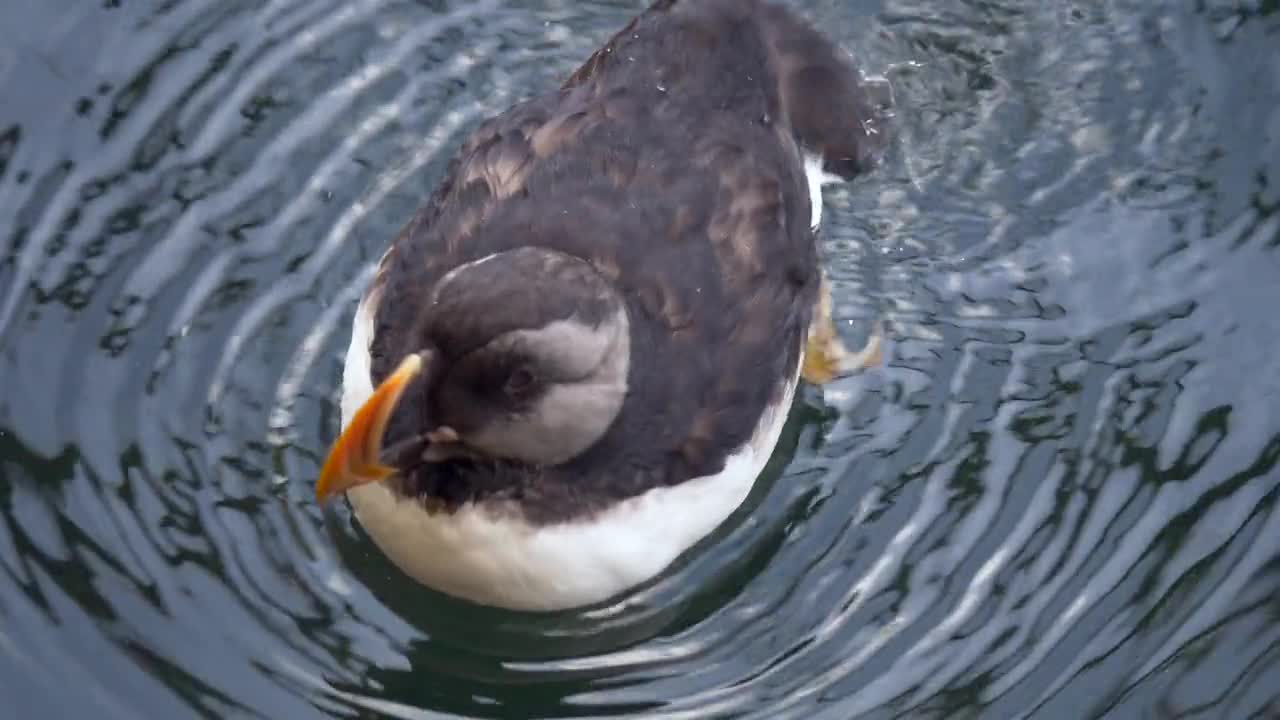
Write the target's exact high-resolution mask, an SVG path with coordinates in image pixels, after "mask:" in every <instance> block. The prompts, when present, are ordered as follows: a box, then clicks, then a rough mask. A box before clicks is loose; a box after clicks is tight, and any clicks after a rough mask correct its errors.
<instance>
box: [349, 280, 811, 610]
mask: <svg viewBox="0 0 1280 720" xmlns="http://www.w3.org/2000/svg"><path fill="white" fill-rule="evenodd" d="M373 310H374V308H373V307H370V306H369V304H368V303H367V302H366V303H361V306H360V307H359V308H358V309H357V311H356V316H355V320H354V323H353V327H352V333H351V346H350V348H349V349H348V350H347V358H346V366H345V368H344V371H343V386H342V424H343V426H344V427H345V426H346V424H347V422H348V420H349V419H350V418H351V416H352V415H353V414H354V413H355V411H356V409H357V408H358V407H359V406H360V405H361V404H362V403H363V402H364V401H365V400H366V399H367V398H368V397H369V395H370V394H372V392H373V387H372V382H371V380H370V375H369V340H370V337H371V329H372V327H373V323H372V317H373ZM797 373H798V368H797ZM797 381H798V375H795V376H792V377H791V378H789V379H787V380H786V381H785V383H784V387H783V392H782V400H781V402H780V403H779V404H778V405H776V406H773V407H771V408H769V409H768V411H767V412H766V413H765V414H764V416H763V417H762V419H761V422H760V424H759V426H758V427H757V428H756V432H755V434H754V436H753V437H752V439H751V441H750V443H749V444H748V445H746V446H745V447H743V448H742V449H740V450H739V451H738V452H737V453H736V454H734V455H733V456H732V457H730V458H729V460H728V462H726V464H725V468H724V470H723V471H722V472H720V473H719V474H717V475H712V476H707V477H702V478H697V479H694V480H689V481H687V482H684V483H682V484H680V485H678V486H676V487H671V488H658V489H654V490H650V491H649V492H647V493H645V494H643V495H640V496H638V497H635V498H632V499H631V500H628V501H625V502H623V503H620V504H619V505H617V506H616V507H614V508H612V509H610V510H608V511H607V512H604V513H601V514H599V515H597V516H595V517H594V518H592V519H591V520H589V521H580V522H573V523H564V524H559V525H550V526H541V527H535V526H532V525H529V524H528V523H526V522H525V521H523V520H522V519H519V518H518V517H515V516H513V515H512V514H510V513H503V512H502V511H501V508H488V507H486V506H483V505H480V506H477V505H467V506H464V507H463V508H461V509H459V510H458V511H457V512H455V513H453V514H445V513H428V512H427V511H426V510H425V509H424V508H423V506H422V505H421V503H419V502H418V501H416V500H409V499H402V498H400V497H399V496H397V495H396V494H394V493H392V492H391V491H390V490H389V489H388V488H387V487H386V486H385V485H383V484H380V483H373V484H370V485H365V486H362V487H359V488H355V489H353V490H351V491H350V492H348V493H347V496H348V498H349V499H350V500H351V504H352V506H353V507H354V508H355V513H356V517H357V518H359V520H360V523H361V524H362V525H363V526H364V528H365V530H366V531H367V532H368V533H369V535H370V536H371V537H373V539H374V541H375V542H376V543H377V544H378V546H379V547H380V548H381V549H382V551H383V552H384V553H386V555H387V556H388V557H389V558H390V559H391V560H392V562H394V563H395V564H396V565H398V566H399V567H400V568H401V569H402V570H404V572H405V573H406V574H408V575H409V576H411V577H413V578H414V579H415V580H417V581H418V582H421V583H423V584H424V585H427V586H430V587H433V588H436V589H438V590H441V591H443V592H445V593H448V594H450V595H454V596H457V597H461V598H466V599H468V600H472V601H474V602H478V603H482V604H486V605H495V606H499V607H507V608H512V609H519V610H553V609H561V608H568V607H578V606H582V605H588V604H592V603H595V602H598V601H601V600H606V599H608V598H610V597H612V596H614V595H616V594H618V593H620V592H621V591H623V590H626V589H627V588H630V587H633V586H635V585H637V584H640V583H642V582H644V581H646V580H649V579H650V578H652V577H654V576H656V575H657V574H658V573H660V572H662V570H663V569H665V568H666V567H667V566H668V565H670V564H671V562H672V561H673V560H675V559H676V558H677V557H678V556H679V555H680V554H681V553H682V552H684V551H685V550H687V549H688V548H690V547H691V546H693V545H694V544H695V543H697V542H698V541H699V540H701V539H702V538H704V537H706V536H707V535H708V534H709V533H711V531H713V530H715V529H716V527H718V526H719V525H720V524H721V523H722V522H724V520H725V519H726V518H728V517H729V515H730V514H731V513H732V512H733V511H734V510H735V509H736V508H737V507H738V506H739V505H741V504H742V501H743V500H745V499H746V497H747V494H748V492H750V490H751V487H752V485H753V484H754V483H755V480H756V477H757V476H758V475H759V474H760V471H761V470H762V469H764V466H765V464H766V463H767V462H768V460H769V457H770V455H771V454H772V453H773V449H774V447H775V446H776V445H777V443H778V438H779V436H780V435H781V433H782V427H783V425H784V424H785V423H786V419H787V411H788V410H789V408H790V406H791V400H792V397H793V395H794V392H795V388H796V383H797Z"/></svg>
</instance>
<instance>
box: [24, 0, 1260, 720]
mask: <svg viewBox="0 0 1280 720" xmlns="http://www.w3.org/2000/svg"><path fill="white" fill-rule="evenodd" d="M792 4H793V5H795V6H796V7H798V8H800V9H801V11H802V13H803V14H804V15H805V16H806V17H808V18H810V19H811V20H813V21H814V22H816V23H818V24H820V26H821V27H822V28H823V30H824V31H825V32H827V33H829V34H830V35H831V36H832V37H833V38H835V39H837V40H838V41H839V42H840V43H841V44H842V45H844V46H845V47H847V48H848V49H850V50H851V51H854V52H855V53H857V54H858V56H859V57H860V58H861V59H862V61H863V63H864V64H865V66H866V70H867V72H869V73H871V74H875V75H880V76H883V77H885V78H886V79H887V80H888V82H890V83H891V86H892V88H893V94H894V101H895V107H896V113H897V117H896V120H895V122H896V123H897V129H898V130H897V142H896V143H895V146H894V148H893V150H892V152H891V154H890V155H889V156H888V157H887V159H886V163H885V165H884V167H883V168H882V169H881V170H880V171H879V172H877V174H875V175H874V176H871V177H868V178H866V179H864V180H862V181H860V182H858V183H855V184H853V185H851V186H849V187H844V188H838V189H833V190H831V191H829V192H828V197H827V199H828V202H829V209H828V212H827V214H826V216H825V219H826V226H825V228H824V230H823V238H822V247H823V254H824V262H825V263H826V265H827V267H828V268H829V272H830V273H831V275H832V278H833V280H834V281H835V287H836V294H837V300H838V303H837V312H838V315H839V318H840V320H841V323H842V331H845V332H847V333H848V335H849V339H850V341H851V342H857V341H859V340H860V339H861V338H862V336H863V335H864V334H865V332H866V330H867V328H868V327H869V326H870V324H871V322H872V321H874V320H875V319H876V318H883V319H885V320H886V322H887V327H888V329H889V333H890V340H891V343H890V347H889V357H888V363H887V365H886V366H885V367H883V368H881V369H879V370H876V371H873V372H869V373H866V374H863V375H860V376H857V377H853V378H849V379H846V380H842V381H840V382H839V383H837V384H836V385H835V386H834V387H833V388H831V391H830V392H829V393H828V394H827V396H826V397H825V398H824V397H823V396H822V395H821V394H819V393H817V392H816V391H813V390H812V389H810V390H809V391H808V392H807V393H806V395H805V396H804V397H803V398H802V399H801V401H800V402H799V403H798V405H797V408H796V411H795V413H794V417H793V419H792V421H791V423H790V425H789V426H788V431H787V434H786V436H785V442H784V444H783V447H782V448H781V450H780V451H779V452H778V454H777V456H776V457H775V458H774V461H773V462H772V464H771V466H770V468H769V470H768V471H767V473H766V478H765V480H764V482H762V483H761V485H760V487H759V488H758V490H757V491H756V492H755V493H754V494H753V495H752V497H751V499H750V500H749V502H748V504H747V506H746V507H744V508H743V509H742V511H741V512H740V513H738V514H737V515H736V516H735V517H734V518H733V520H732V521H731V522H730V523H729V524H728V525H727V526H726V527H725V528H723V529H722V530H721V531H720V532H718V533H717V534H716V536H715V538H714V539H713V540H712V541H711V542H709V543H708V544H707V546H706V547H704V548H702V549H701V550H700V551H699V552H698V553H696V554H694V555H693V556H691V557H690V558H688V559H687V560H686V561H684V562H682V563H681V564H680V566H679V567H678V568H676V569H674V570H673V571H672V572H671V573H669V574H668V575H667V576H665V577H664V578H662V579H661V580H660V581H658V582H657V583H655V584H654V585H653V586H651V587H647V588H643V589H641V590H639V591H638V592H636V593H633V594H631V595H629V596H627V597H625V598H622V599H620V600H618V601H617V602H616V603H612V604H610V605H608V606H606V607H602V608H594V609H590V610H588V611H582V612H570V613H562V614H557V615H551V616H528V615H521V614H516V613H505V612H498V611H493V610H487V609H481V608H475V607H471V606H468V605H466V604H464V603H459V602H455V601H452V600H449V599H447V598H443V597H440V596H437V595H434V594H432V593H429V592H427V591H425V590H422V589H420V588H418V587H417V586H416V585H414V584H413V583H411V582H410V581H408V580H406V579H405V578H404V577H403V576H402V575H400V574H399V573H398V571H396V570H395V569H394V568H393V567H391V566H389V565H388V563H387V562H386V561H385V560H384V559H383V558H382V556H381V555H380V554H379V553H378V552H377V551H376V550H374V549H373V547H372V545H371V543H370V542H369V540H368V538H367V537H366V536H365V535H363V534H362V532H361V530H360V529H359V527H358V526H357V525H356V524H355V523H353V521H352V519H351V517H350V514H349V512H348V511H347V509H346V508H345V507H342V506H339V507H335V508H332V509H329V510H321V509H320V508H318V507H317V506H316V504H315V502H314V501H313V499H312V491H311V488H312V482H313V478H314V477H315V475H316V473H317V470H318V464H319V462H320V460H321V459H322V457H323V452H324V450H325V449H326V447H327V443H328V441H329V440H330V439H331V438H332V437H333V436H334V433H335V432H336V429H337V423H338V411H337V402H336V400H337V388H338V383H339V379H340V375H341V361H342V353H343V351H344V349H345V346H346V341H347V332H348V324H349V322H350V317H351V314H352V312H353V310H354V303H355V301H356V298H357V297H358V295H359V293H360V291H361V290H362V289H363V286H364V283H365V282H366V281H367V279H368V277H369V272H370V267H371V265H372V263H373V262H374V261H375V260H376V259H377V257H378V256H379V255H380V254H381V252H382V250H383V249H384V247H385V245H386V243H387V242H388V241H389V239H390V238H391V237H392V236H393V234H394V233H395V232H396V231H397V230H398V229H399V228H400V226H401V225H402V224H403V223H404V222H405V220H406V219H407V218H408V217H409V216H410V215H411V213H412V212H413V210H414V209H415V207H416V206H417V205H418V203H419V202H421V201H422V199H423V198H424V197H425V196H426V195H427V193H429V192H430V190H431V189H432V187H433V186H434V184H435V183H436V182H437V181H438V179H439V178H440V175H441V173H442V172H443V169H444V164H445V163H446V161H447V160H448V157H449V154H450V153H451V152H452V151H453V149H454V148H455V147H456V146H457V145H458V144H459V143H460V142H461V139H462V137H463V135H464V133H466V132H467V131H468V130H469V129H470V128H472V127H473V126H474V125H475V124H476V123H477V122H479V121H480V120H481V119H482V118H484V117H485V116H487V115H489V114H492V113H495V112H498V111H500V110H502V109H503V108H505V107H506V106H508V105H509V104H510V103H512V102H514V101H515V100H517V99H520V98H522V97H525V96H527V95H529V94H531V93H533V92H538V91H542V90H545V89H547V88H550V87H553V86H554V85H555V84H556V83H557V82H558V81H559V80H560V79H561V78H563V77H564V76H565V75H566V74H567V73H569V72H570V71H572V69H573V68H574V67H575V66H576V65H577V64H578V63H579V62H580V61H581V60H582V59H583V58H585V57H586V56H587V55H588V54H589V53H590V52H591V51H592V50H593V49H594V48H595V47H596V46H597V45H599V44H600V43H601V42H603V41H604V40H605V39H606V38H607V37H608V36H609V35H610V34H611V33H612V32H613V31H615V30H616V29H617V28H618V27H620V26H621V25H622V24H623V23H625V22H626V20H627V19H628V18H629V17H630V16H631V15H632V14H633V13H634V12H636V11H637V10H639V9H640V8H641V7H642V3H640V2H622V1H621V0H613V1H606V0H594V1H592V2H580V1H577V0H574V1H570V0H559V1H557V0H525V1H523V2H517V1H515V0H512V1H510V2H500V1H499V0H478V1H476V2H462V1H458V2H444V1H439V2H436V1H432V2H428V1H426V0H423V1H421V2H397V1H394V0H377V1H374V0H311V1H304V0H254V1H249V0H165V1H153V2H123V3H122V2H115V1H108V2H99V3H88V2H72V1H71V0H61V1H59V2H48V3H37V2H33V1H30V0H18V1H17V2H13V1H10V2H5V3H3V4H2V5H0V378H2V380H0V699H3V702H4V704H5V706H6V707H8V708H14V709H13V710H11V712H13V713H15V714H14V717H83V716H86V715H92V716H93V717H103V718H138V717H147V718H185V717H201V716H203V717H220V718H221V717H228V718H230V717H236V718H240V717H245V718H254V717H261V718H309V717H326V716H333V717H353V716H356V717H402V718H422V717H448V716H465V717H482V718H520V717H530V716H537V717H573V716H593V717H604V716H616V715H626V714H640V713H646V712H651V713H655V714H659V713H661V714H664V715H665V716H667V717H689V718H703V717H760V718H779V717H803V718H831V719H833V720H847V719H848V718H853V717H871V718H887V717H923V718H932V717H937V718H970V717H982V718H1002V719H1003V718H1022V717H1034V718H1071V719H1075V718H1086V717H1104V716H1105V717H1116V718H1146V717H1215V718H1218V717H1221V718H1232V719H1236V718H1252V717H1277V715H1280V599H1278V598H1280V593H1278V591H1280V510H1278V508H1277V499H1278V497H1280V468H1278V467H1277V458H1278V457H1280V417H1278V415H1280V410H1277V408H1278V407H1280V359H1277V353H1276V350H1277V347H1280V249H1278V246H1280V213H1278V212H1277V208H1278V207H1280V6H1277V4H1276V2H1274V0H1232V1H1231V2H1227V1H1225V0H1197V1H1195V2H1190V1H1188V2H1174V1H1172V0H1169V1H1166V2H1147V1H1145V0H1110V1H1108V2H1083V1H1079V2H1031V1H1030V0H1022V1H1015V0H1000V1H996V0H988V1H979V0H967V1H965V2H954V3H938V2H932V1H931V0H883V1H881V2H875V1H871V0H856V1H846V0H822V1H819V2H806V3H802V2H798V1H796V2H793V3H792Z"/></svg>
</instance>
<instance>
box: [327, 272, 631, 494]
mask: <svg viewBox="0 0 1280 720" xmlns="http://www.w3.org/2000/svg"><path fill="white" fill-rule="evenodd" d="M402 298H403V299H400V300H397V298H395V297H384V298H383V302H401V303H405V304H412V305H414V307H398V308H388V311H389V313H388V315H389V316H390V317H395V318H405V320H404V321H403V322H402V323H400V324H401V325H402V327H398V328H396V329H394V330H392V329H388V330H386V331H387V332H395V333H397V334H396V336H395V341H394V342H391V343H388V344H387V346H388V347H396V346H398V349H396V350H394V354H395V355H396V356H397V360H398V366H397V369H396V370H395V371H394V372H392V373H391V374H390V375H389V376H388V377H386V378H385V379H384V380H383V381H382V382H381V383H380V384H379V385H378V387H377V388H376V389H374V391H373V393H372V394H371V395H370V396H369V397H368V399H367V400H364V401H363V403H362V404H361V405H360V407H359V409H358V410H357V411H356V412H355V413H354V414H353V415H352V417H350V418H346V419H345V421H346V427H345V428H344V430H343V432H342V434H341V436H340V437H339V438H338V440H337V441H336V442H335V443H334V445H333V447H332V449H331V450H330V452H329V456H328V458H327V460H326V461H325V464H324V468H323V470H322V471H321V475H320V480H319V482H318V483H317V485H316V493H317V496H318V497H319V498H320V499H324V498H325V497H327V496H330V495H334V494H337V493H341V492H345V491H347V490H349V489H351V488H353V487H356V486H359V485H363V484H365V483H368V482H375V481H379V480H384V479H386V478H388V477H391V476H393V475H396V474H399V473H408V472H413V471H416V470H418V469H419V468H421V466H423V465H425V464H429V463H435V462H441V461H444V460H449V459H452V458H458V457H477V458H487V459H494V460H507V461H512V462H517V463H522V464H528V465H534V466H544V467H545V466H553V465H558V464H562V463H565V462H568V461H570V460H572V459H573V458H575V457H577V456H578V455H580V454H581V453H583V452H584V451H586V450H587V449H588V448H590V447H591V446H592V445H593V444H595V443H596V442H597V441H598V440H599V439H600V438H601V437H602V436H603V435H604V434H605V432H606V431H607V430H608V429H609V427H610V425H612V423H613V422H614V420H615V419H616V418H617V416H618V414H619V412H620V411H621V409H622V404H623V400H624V399H625V397H626V394H627V376H628V371H629V369H630V365H631V333H630V325H629V321H628V316H627V310H626V306H625V304H624V303H623V301H622V298H621V296H620V295H619V293H618V291H617V289H616V288H615V287H614V285H613V283H611V282H610V281H609V280H608V279H606V278H605V277H604V276H603V275H601V274H600V273H598V272H597V271H596V270H595V269H594V268H593V267H592V266H591V265H590V264H589V263H587V262H586V261H584V260H581V259H579V258H575V257H572V256H569V255H565V254H563V253H559V252H555V251H551V250H545V249H541V248H520V249H516V250H510V251H507V252H503V253H498V254H496V255H491V256H489V257H486V258H483V259H480V260H477V261H474V262H471V263H467V264H465V265H462V266H460V267H458V268H457V269H455V270H453V271H451V272H449V273H448V274H446V275H445V276H443V277H442V278H441V279H440V281H439V282H438V283H436V284H435V286H434V287H432V288H430V289H429V290H424V292H414V293H405V294H403V295H402ZM409 318H412V319H411V320H409Z"/></svg>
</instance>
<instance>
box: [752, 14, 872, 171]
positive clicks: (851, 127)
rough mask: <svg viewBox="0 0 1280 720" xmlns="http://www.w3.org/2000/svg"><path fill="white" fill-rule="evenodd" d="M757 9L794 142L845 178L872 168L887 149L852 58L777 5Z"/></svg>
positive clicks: (867, 87) (868, 91)
mask: <svg viewBox="0 0 1280 720" xmlns="http://www.w3.org/2000/svg"><path fill="white" fill-rule="evenodd" d="M761 10H762V12H761V23H760V26H761V31H762V34H763V35H764V39H765V43H766V44H767V45H768V48H769V52H770V54H771V57H772V61H773V66H774V70H775V72H776V73H777V78H778V83H779V88H778V90H779V96H780V99H781V101H782V107H783V112H784V113H785V115H786V117H787V121H788V122H789V123H790V125H791V128H792V131H793V132H794V133H795V136H796V140H797V142H798V143H799V144H800V146H801V147H802V148H803V149H804V150H805V151H806V152H807V153H812V154H815V155H819V156H821V157H822V159H823V169H824V170H825V171H826V172H828V173H832V174H835V175H838V176H840V177H841V178H842V179H844V180H851V179H853V178H854V177H855V176H857V175H860V174H862V173H865V172H868V171H870V170H872V169H873V168H875V167H876V165H878V164H879V162H880V160H881V158H883V156H884V152H885V149H886V148H887V147H888V145H889V126H888V122H887V119H886V118H885V116H884V113H883V112H882V111H880V110H879V109H878V107H879V105H880V103H879V102H877V100H878V99H879V98H877V97H876V95H877V93H876V92H875V88H874V87H873V86H872V85H871V84H870V83H868V82H866V81H865V80H863V78H862V77H861V75H860V74H859V72H858V70H857V68H856V66H855V64H854V61H853V58H852V57H849V55H848V53H846V52H844V51H842V50H841V49H839V48H837V47H836V46H835V45H834V44H833V43H832V42H831V41H830V40H828V39H827V38H826V37H824V36H823V35H822V34H820V33H819V32H818V31H817V30H815V29H814V28H812V27H810V26H809V25H808V24H806V23H804V22H803V21H801V20H800V19H799V18H797V17H795V16H794V15H793V14H791V13H790V12H788V11H787V10H785V9H784V8H781V7H779V6H777V5H772V4H767V3H762V6H761Z"/></svg>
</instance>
